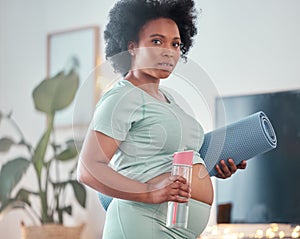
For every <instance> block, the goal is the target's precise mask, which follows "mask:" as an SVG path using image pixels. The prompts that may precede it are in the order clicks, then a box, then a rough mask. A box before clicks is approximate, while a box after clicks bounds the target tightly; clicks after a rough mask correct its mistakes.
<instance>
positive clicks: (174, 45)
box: [173, 42, 181, 48]
mask: <svg viewBox="0 0 300 239" xmlns="http://www.w3.org/2000/svg"><path fill="white" fill-rule="evenodd" d="M180 46H181V43H180V42H174V43H173V47H175V48H179V47H180Z"/></svg>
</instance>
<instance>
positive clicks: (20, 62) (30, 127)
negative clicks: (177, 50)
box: [0, 0, 300, 239]
mask: <svg viewBox="0 0 300 239" xmlns="http://www.w3.org/2000/svg"><path fill="white" fill-rule="evenodd" d="M113 2H116V0H114V1H103V0H102V1H101V0H97V1H96V0H89V1H82V0H72V1H71V0H64V1H59V0H53V1H45V0H44V1H43V0H29V1H26V2H24V1H20V0H10V1H8V0H0V109H1V110H2V111H4V112H8V111H10V110H13V112H14V116H15V118H16V120H17V121H18V122H19V123H20V125H21V127H22V128H23V129H25V134H26V135H27V136H28V139H29V140H31V141H33V142H35V141H36V140H37V139H38V137H39V136H40V132H41V130H42V129H43V126H44V119H43V117H42V116H41V115H40V114H38V113H35V111H34V107H33V104H32V100H31V91H32V89H33V87H34V86H35V85H37V84H38V83H39V82H40V80H41V79H43V78H44V77H45V76H46V35H47V33H51V32H55V31H59V30H65V29H70V28H75V27H81V26H87V25H95V24H96V25H99V26H100V27H101V30H103V24H104V23H105V21H106V16H107V12H108V9H109V8H110V7H111V6H112V3H113ZM197 5H198V7H201V8H202V14H201V17H200V18H199V34H198V36H197V40H196V44H195V46H194V49H193V52H191V54H190V58H191V59H192V60H193V61H195V62H196V63H197V64H199V65H200V66H202V67H203V68H204V69H205V70H206V71H207V73H208V74H209V75H210V76H211V79H212V81H213V82H214V84H215V86H216V88H217V89H218V91H219V93H220V94H221V95H228V94H248V93H254V92H255V93H257V92H269V91H278V90H287V89H295V88H298V89H299V88H300V72H299V70H298V67H297V66H298V65H299V61H300V44H299V42H300V27H299V22H300V15H299V10H300V1H299V0H226V1H225V0H202V1H200V0H198V1H197ZM0 157H1V162H2V160H4V156H3V155H0ZM91 192H92V191H91ZM88 205H89V209H88V212H87V215H84V213H82V212H80V213H79V215H80V217H83V219H88V220H89V225H88V227H87V229H86V231H85V235H86V237H87V238H100V234H101V228H102V223H103V220H104V219H103V216H104V213H103V211H101V208H100V207H99V204H98V202H97V198H96V195H95V194H94V193H90V197H89V204H88ZM98 212H99V213H98ZM21 215H22V213H18V212H14V213H12V214H10V215H9V216H8V217H6V218H5V219H3V220H2V221H0V233H1V234H2V235H3V234H4V233H5V235H6V237H7V238H11V239H17V238H20V236H19V235H20V231H19V218H20V217H21ZM78 220H79V219H78Z"/></svg>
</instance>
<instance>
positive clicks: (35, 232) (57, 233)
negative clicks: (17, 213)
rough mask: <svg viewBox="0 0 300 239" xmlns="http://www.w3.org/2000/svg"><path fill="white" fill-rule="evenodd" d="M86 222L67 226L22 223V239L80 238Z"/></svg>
mask: <svg viewBox="0 0 300 239" xmlns="http://www.w3.org/2000/svg"><path fill="white" fill-rule="evenodd" d="M83 228H84V224H81V225H79V226H75V227H67V226H63V225H61V224H43V225H40V226H25V225H24V223H21V230H22V239H80V238H81V233H82V231H83Z"/></svg>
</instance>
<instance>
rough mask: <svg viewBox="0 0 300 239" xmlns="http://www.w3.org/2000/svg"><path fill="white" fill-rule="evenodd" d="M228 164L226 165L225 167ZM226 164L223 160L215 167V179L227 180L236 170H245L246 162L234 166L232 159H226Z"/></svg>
mask: <svg viewBox="0 0 300 239" xmlns="http://www.w3.org/2000/svg"><path fill="white" fill-rule="evenodd" d="M227 164H228V165H227ZM227 164H226V162H225V160H221V162H220V163H219V164H217V165H216V171H217V174H216V177H217V178H223V179H225V178H229V177H231V176H232V174H234V173H235V172H236V171H237V170H238V169H245V168H246V166H247V162H246V160H243V161H242V162H241V163H239V164H238V165H236V164H235V163H234V161H233V159H231V158H230V159H228V161H227Z"/></svg>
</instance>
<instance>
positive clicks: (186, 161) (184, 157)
mask: <svg viewBox="0 0 300 239" xmlns="http://www.w3.org/2000/svg"><path fill="white" fill-rule="evenodd" d="M173 158H174V159H173V163H174V164H182V165H188V166H192V165H193V158H194V151H193V150H187V151H181V152H175V153H174V155H173Z"/></svg>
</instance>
